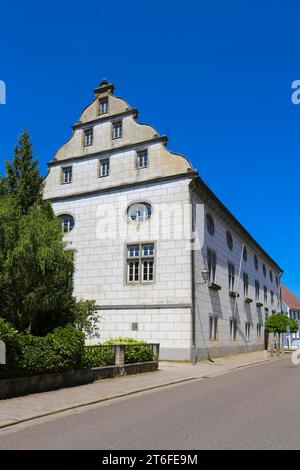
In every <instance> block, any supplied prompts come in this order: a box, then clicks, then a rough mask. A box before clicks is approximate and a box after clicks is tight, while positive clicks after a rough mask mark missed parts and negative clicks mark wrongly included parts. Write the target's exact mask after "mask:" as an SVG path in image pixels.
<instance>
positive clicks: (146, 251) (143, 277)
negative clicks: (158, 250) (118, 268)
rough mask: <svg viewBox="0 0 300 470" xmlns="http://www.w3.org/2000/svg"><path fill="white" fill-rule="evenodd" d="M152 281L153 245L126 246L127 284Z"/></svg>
mask: <svg viewBox="0 0 300 470" xmlns="http://www.w3.org/2000/svg"><path fill="white" fill-rule="evenodd" d="M153 281H154V244H153V243H142V244H138V245H128V246H127V282H128V283H129V284H132V283H140V282H153Z"/></svg>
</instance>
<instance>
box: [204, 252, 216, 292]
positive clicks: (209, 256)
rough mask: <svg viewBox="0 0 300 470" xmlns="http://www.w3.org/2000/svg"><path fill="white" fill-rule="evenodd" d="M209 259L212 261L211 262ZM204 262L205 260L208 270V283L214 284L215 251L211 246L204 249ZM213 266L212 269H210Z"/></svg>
mask: <svg viewBox="0 0 300 470" xmlns="http://www.w3.org/2000/svg"><path fill="white" fill-rule="evenodd" d="M211 261H213V262H214V263H213V264H211ZM206 262H207V269H208V271H209V280H208V282H209V284H215V282H216V273H217V263H218V261H217V253H216V252H215V251H214V250H212V249H211V248H209V247H208V248H207V251H206ZM212 268H213V269H212Z"/></svg>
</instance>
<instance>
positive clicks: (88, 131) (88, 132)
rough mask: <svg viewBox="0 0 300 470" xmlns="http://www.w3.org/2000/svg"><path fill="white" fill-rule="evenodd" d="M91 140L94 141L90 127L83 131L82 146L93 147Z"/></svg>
mask: <svg viewBox="0 0 300 470" xmlns="http://www.w3.org/2000/svg"><path fill="white" fill-rule="evenodd" d="M93 140H94V133H93V128H92V127H91V128H90V129H86V130H85V131H84V146H85V147H88V146H89V145H93Z"/></svg>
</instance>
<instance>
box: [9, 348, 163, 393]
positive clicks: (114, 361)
mask: <svg viewBox="0 0 300 470" xmlns="http://www.w3.org/2000/svg"><path fill="white" fill-rule="evenodd" d="M144 359H148V360H144ZM133 361H139V362H133ZM158 361H159V344H145V343H142V344H133V345H131V344H111V345H105V346H101V345H99V346H86V348H85V353H84V362H83V364H84V365H85V367H86V368H84V369H79V370H76V369H71V370H67V371H62V372H55V373H46V374H39V375H29V376H24V377H8V378H5V377H4V378H2V379H1V380H0V399H3V398H11V397H16V396H20V395H27V394H30V393H40V392H46V391H50V390H55V389H59V388H65V387H72V386H76V385H83V384H87V383H91V382H94V381H96V380H99V379H106V378H113V377H119V376H123V375H130V374H139V373H144V372H153V371H156V370H158ZM91 364H92V365H91ZM95 365H100V366H101V367H93V366H95Z"/></svg>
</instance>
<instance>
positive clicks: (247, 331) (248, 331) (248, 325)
mask: <svg viewBox="0 0 300 470" xmlns="http://www.w3.org/2000/svg"><path fill="white" fill-rule="evenodd" d="M250 331H251V323H250V322H249V321H246V323H245V338H246V341H249V339H250Z"/></svg>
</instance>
